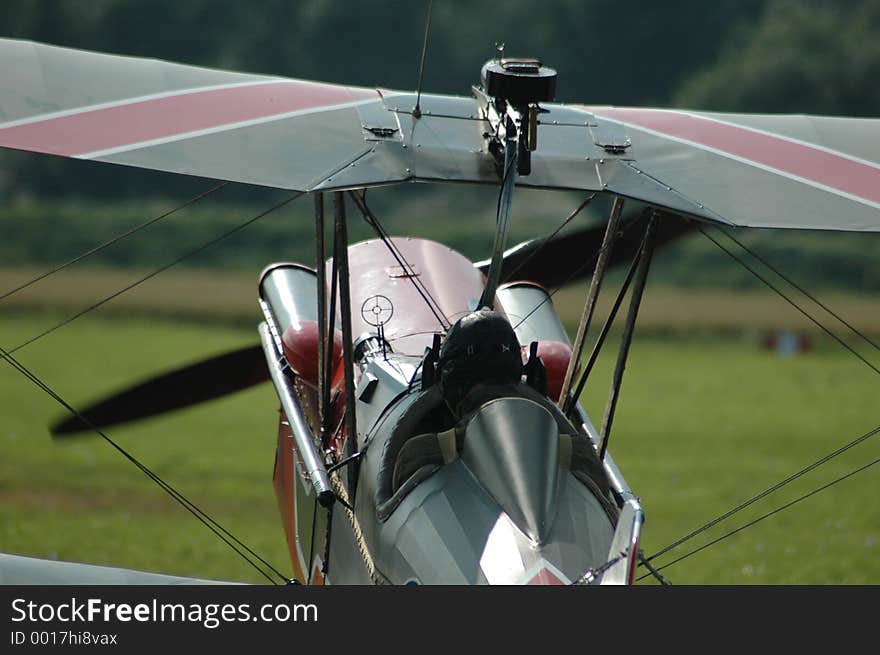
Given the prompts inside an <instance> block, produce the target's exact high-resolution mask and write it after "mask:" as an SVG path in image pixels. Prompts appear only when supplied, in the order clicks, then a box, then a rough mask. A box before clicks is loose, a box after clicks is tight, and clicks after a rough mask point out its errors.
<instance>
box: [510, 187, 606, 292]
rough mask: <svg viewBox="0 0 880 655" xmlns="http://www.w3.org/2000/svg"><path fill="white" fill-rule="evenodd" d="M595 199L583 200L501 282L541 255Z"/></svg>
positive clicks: (588, 197) (590, 197) (593, 195)
mask: <svg viewBox="0 0 880 655" xmlns="http://www.w3.org/2000/svg"><path fill="white" fill-rule="evenodd" d="M595 197H596V194H595V193H594V194H592V195H590V196H587V198H586V200H584V201H583V202H582V203H581V204H580V205H578V207H577V208H576V209H575V210H574V211H573V212H571V213H570V214H569V215H568V216H567V217H566V218H565V220H564V221H562V224H561V225H560V226H559V227H557V228H556V229H555V230H553V232H552V233H550V235H549V236H546V237H544V238H543V239H542V240H541V245H540V246H538V247H537V248H535V250H533V251H532V252H531V253H530V254H529V255H528V256H527V257H526V258H525V259H524V260H523V261H521V262H520V263H519V264H517V265H516V267H515V268H514V269H513V270H512V271H510V273H508V274H507V275H506V276H504V280H503V281H504V282H509V281H510V280H512V279H513V276H514V275H516V274H517V273H518V272H519V270H520V269H521V268H522V267H523V266H525V265H526V264H528V263H529V262H530V261H532V260H533V259H534V258H535V257H537V256H538V255H539V254H540V253H541V251H542V250H544V248H545V247H546V246H548V245H549V244H550V242H551V241H553V239H554V238H555V237H556V235H557V234H559V233H560V232H561V231H562V229H563V228H564V227H565V226H566V225H568V224H569V223H571V221H572V220H573V219H574V217H575V216H577V215H578V214H580V213H581V211H583V210H584V209H585V208H586V207H587V205H589V204H590V203H591V202H593V198H595Z"/></svg>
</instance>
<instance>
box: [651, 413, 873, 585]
mask: <svg viewBox="0 0 880 655" xmlns="http://www.w3.org/2000/svg"><path fill="white" fill-rule="evenodd" d="M877 430H880V427H878V428H876V429H875V432H876V431H877ZM878 463H880V458H877V459H875V460H874V461H872V462H869V463H867V464H865V465H864V466H860V467H859V468H857V469H855V470H853V471H850V472H849V473H847V474H846V475H842V476H840V477H839V478H837V479H835V480H832V481H831V482H829V483H827V484H824V485H822V486H821V487H819V488H818V489H813V491H810V492H808V493H806V494H804V495H803V496H799V497H798V498H795V499H794V500H793V501H791V502H789V503H786V504H784V505H782V506H780V507H777V508H776V509H774V510H771V511H769V512H767V513H766V514H762V515H761V516H759V517H758V518H756V519H753V520H752V521H749V522H748V523H745V524H743V525H741V526H739V527H738V528H735V529H733V530H731V531H730V532H728V533H726V534H723V535H721V536H720V537H718V538H717V539H713V540H712V541H710V542H709V543H706V544H703V545H702V546H700V547H699V548H695V549H694V550H692V551H689V552H687V553H685V554H684V555H682V556H681V557H678V558H676V559H674V560H672V561H671V562H668V563H666V564H664V565H662V566H658V567H657V570H658V571H659V570H662V569H665V568H668V567H670V566H672V565H673V564H676V563H678V562H680V561H682V560H684V559H687V558H688V557H690V556H691V555H695V554H696V553H699V552H700V551H701V550H705V549H706V548H708V547H709V546H712V545H714V544H717V543H718V542H720V541H723V540H724V539H727V538H728V537H731V536H733V535H735V534H737V533H738V532H741V531H742V530H745V529H746V528H749V527H751V526H753V525H755V524H756V523H759V522H761V521H763V520H764V519H766V518H770V517H771V516H773V515H774V514H778V513H779V512H781V511H782V510H784V509H788V508H789V507H792V506H793V505H796V504H798V503H799V502H801V501H802V500H806V499H807V498H809V497H811V496H815V495H816V494H818V493H819V492H821V491H824V490H825V489H828V488H829V487H832V486H834V485H835V484H837V483H838V482H843V481H844V480H846V479H848V478H851V477H852V476H854V475H856V474H857V473H861V472H862V471H865V470H867V469H869V468H871V467H872V466H874V465H876V464H878ZM648 575H650V573H646V574H645V575H643V576H641V577H640V578H639V580H641V579H642V578H645V577H647V576H648Z"/></svg>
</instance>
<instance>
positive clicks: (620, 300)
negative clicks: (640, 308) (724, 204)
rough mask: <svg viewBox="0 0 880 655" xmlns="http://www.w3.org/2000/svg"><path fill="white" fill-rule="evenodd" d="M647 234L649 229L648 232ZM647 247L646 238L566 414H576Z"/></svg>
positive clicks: (567, 405) (630, 267)
mask: <svg viewBox="0 0 880 655" xmlns="http://www.w3.org/2000/svg"><path fill="white" fill-rule="evenodd" d="M645 236H647V230H646V234H645ZM644 248H645V240H644V239H642V243H641V245H639V249H638V251H636V254H635V256H633V259H632V263H631V264H630V266H629V270H628V271H627V272H626V279H625V280H624V281H623V284H622V285H621V286H620V290H619V291H618V292H617V297H616V298H615V299H614V304H613V305H612V307H611V311H610V312H609V313H608V317H607V318H606V319H605V324H604V325H603V326H602V329H601V331H600V332H599V336H598V337H597V338H596V343H595V344H593V352H591V353H590V358H589V359H588V360H587V365H586V366H585V367H584V370H583V372H582V373H581V377H580V380H579V381H578V383H577V386H575V388H574V393H572V394H571V395H570V396H569V398H568V403H567V404H566V405H565V406H563V408H562V409H563V411H564V412H565V414H566V416H570V417H572V418H573V417H574V416H573V415H574V414H575V411H574V409H575V408H576V407H577V399H578V398H580V396H581V394H582V393H583V391H584V386H585V385H586V384H587V380H589V378H590V373H591V372H592V371H593V366H595V365H596V361H597V360H598V359H599V353H600V352H601V351H602V346H603V345H605V339H606V338H607V337H608V333H609V332H610V331H611V326H612V325H613V324H614V319H615V318H617V312H618V311H619V310H620V306H621V305H622V304H623V299H624V298H625V297H626V294H627V292H628V291H629V287H630V285H631V284H632V281H633V278H635V273H636V270H637V269H638V265H639V261H640V259H641V255H642V250H644Z"/></svg>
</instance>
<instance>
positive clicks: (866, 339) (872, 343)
mask: <svg viewBox="0 0 880 655" xmlns="http://www.w3.org/2000/svg"><path fill="white" fill-rule="evenodd" d="M718 231H719V232H721V233H722V234H723V235H724V236H726V237H727V238H728V239H730V240H731V241H733V242H734V243H735V244H736V245H738V246H739V247H740V248H742V249H743V250H745V251H746V252H747V253H749V254H750V255H751V256H752V257H754V258H755V259H756V260H758V261H759V262H761V263H762V264H763V265H764V266H766V267H767V268H768V269H770V270H771V271H773V272H774V273H776V275H778V276H779V277H780V278H782V279H783V280H785V281H786V282H788V284H790V285H791V286H793V287H794V288H795V289H797V290H798V291H800V292H801V293H802V294H804V295H805V296H806V297H807V298H809V299H810V300H812V301H813V302H814V303H816V304H817V305H818V306H819V307H821V308H822V309H824V310H825V311H826V312H828V313H829V314H831V316H833V317H834V318H836V319H837V320H838V321H840V322H841V323H842V324H843V325H845V326H846V327H848V328H849V329H850V331H852V333H853V334H855V335H856V336H858V337H860V338H861V339H862V340H863V341H864V342H865V343H867V344H868V345H870V346H871V347H873V348H874V349H876V350H880V345H878V344H877V342H875V341H874V340H873V339H871V338H869V337H868V336H867V335H866V334H865V333H864V332H862V331H861V330H859V329H858V328H856V327H855V326H853V325H852V324H850V323H849V321H847V320H846V319H844V318H843V317H842V316H840V315H839V314H838V313H837V312H835V311H834V310H832V309H831V308H830V307H828V306H827V305H826V304H824V303H823V302H821V301H820V300H819V299H818V298H816V297H815V296H814V295H813V294H811V293H810V292H809V291H807V290H806V289H804V288H803V287H802V286H801V285H799V284H798V283H797V282H795V281H794V280H792V279H791V278H790V277H788V276H787V275H785V273H783V272H782V271H780V270H779V269H778V268H776V267H775V266H773V264H771V263H770V262H768V261H767V260H766V259H765V258H764V257H761V256H760V255H759V254H758V253H756V252H755V251H754V250H752V249H750V248H749V247H748V246H747V245H745V244H744V243H743V242H742V241H740V240H739V239H737V238H736V237H735V236H733V235H732V234H731V233H730V232H728V231H727V230H723V229H721V228H718Z"/></svg>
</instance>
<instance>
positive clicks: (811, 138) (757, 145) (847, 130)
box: [585, 107, 880, 231]
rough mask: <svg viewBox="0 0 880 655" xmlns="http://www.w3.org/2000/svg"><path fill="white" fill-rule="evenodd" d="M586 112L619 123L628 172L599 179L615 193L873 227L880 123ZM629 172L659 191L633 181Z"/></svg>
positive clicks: (763, 221)
mask: <svg viewBox="0 0 880 655" xmlns="http://www.w3.org/2000/svg"><path fill="white" fill-rule="evenodd" d="M585 110H587V108H585ZM588 111H590V113H591V114H592V115H593V116H595V117H596V118H597V119H607V120H609V121H612V122H614V123H616V124H618V125H620V126H621V127H622V128H623V129H624V130H625V131H626V134H627V137H628V138H629V139H630V140H631V142H632V145H631V146H630V147H629V148H627V153H628V155H629V156H630V157H631V158H632V161H629V162H625V166H626V168H627V169H629V170H628V171H627V173H626V174H624V175H623V176H621V177H622V179H621V180H620V181H615V180H611V181H610V184H609V188H613V189H614V190H615V191H618V192H619V193H621V194H623V195H634V196H636V197H639V199H640V200H644V201H645V202H649V203H655V204H661V205H662V204H664V203H663V202H662V199H663V197H665V196H668V195H671V194H676V195H680V196H681V197H683V198H687V199H689V200H690V201H692V202H694V203H696V204H697V205H698V207H697V210H696V211H691V212H689V213H693V214H695V215H698V216H703V217H705V218H710V219H711V218H716V219H719V220H721V219H723V220H726V221H729V222H730V223H732V224H734V225H738V226H744V227H774V228H801V229H835V230H853V231H878V230H880V120H877V119H865V118H836V117H823V116H803V115H799V116H774V115H756V114H719V113H709V112H692V111H680V110H668V109H636V108H616V107H605V108H589V109H588ZM633 172H635V173H636V175H638V174H642V175H644V176H647V177H650V178H651V179H652V180H653V181H656V182H659V183H660V185H661V189H660V190H659V191H650V190H648V189H646V187H645V186H644V185H635V186H633V185H632V183H631V181H630V180H631V179H632V174H633ZM627 178H629V179H627ZM631 187H632V188H631ZM666 187H668V190H667V191H666V192H664V191H663V188H666Z"/></svg>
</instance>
